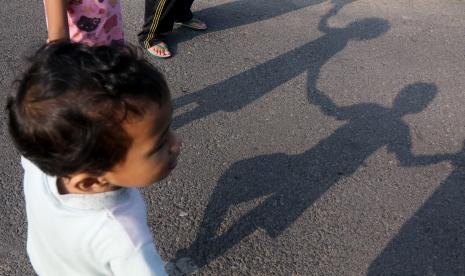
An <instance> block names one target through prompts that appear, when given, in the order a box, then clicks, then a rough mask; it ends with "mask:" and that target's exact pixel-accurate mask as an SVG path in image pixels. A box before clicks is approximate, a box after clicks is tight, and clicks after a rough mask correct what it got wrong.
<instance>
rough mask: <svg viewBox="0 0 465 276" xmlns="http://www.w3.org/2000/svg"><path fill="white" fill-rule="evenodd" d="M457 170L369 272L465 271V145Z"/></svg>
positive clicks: (455, 157) (458, 156)
mask: <svg viewBox="0 0 465 276" xmlns="http://www.w3.org/2000/svg"><path fill="white" fill-rule="evenodd" d="M449 160H450V161H451V163H452V165H453V166H454V170H453V171H452V173H451V174H450V175H449V177H448V178H447V179H446V180H444V182H443V183H442V184H441V185H440V186H439V188H438V189H437V190H436V191H435V192H434V193H433V194H432V195H431V197H430V198H429V199H428V200H427V201H426V202H425V204H424V205H423V206H422V207H421V208H420V209H419V210H418V211H417V212H416V213H415V214H414V215H413V216H412V218H410V219H409V220H408V221H407V222H406V223H405V224H404V225H403V226H402V228H401V229H400V231H399V233H398V234H397V235H396V237H395V238H394V239H392V240H391V242H389V244H388V245H387V247H386V248H385V249H384V250H383V251H382V252H381V254H380V255H379V256H378V257H377V258H376V260H375V261H374V262H373V263H372V264H371V265H370V267H369V271H368V275H463V274H464V273H465V185H464V184H465V144H464V148H463V149H462V150H461V151H460V152H459V153H457V154H454V155H450V157H449Z"/></svg>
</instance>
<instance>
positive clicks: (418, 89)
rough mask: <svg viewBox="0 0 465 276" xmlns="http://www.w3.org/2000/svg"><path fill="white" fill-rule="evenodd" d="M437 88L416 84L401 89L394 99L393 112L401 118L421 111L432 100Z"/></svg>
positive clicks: (430, 85) (420, 83)
mask: <svg viewBox="0 0 465 276" xmlns="http://www.w3.org/2000/svg"><path fill="white" fill-rule="evenodd" d="M437 92H438V88H437V86H436V85H435V84H433V83H424V82H418V83H414V84H410V85H408V86H406V87H405V88H404V89H402V90H401V91H400V92H399V94H398V95H397V97H396V98H395V99H394V103H393V111H394V112H396V113H399V114H400V115H401V116H403V115H405V114H413V113H419V112H421V111H423V110H424V109H425V108H426V107H427V106H428V105H429V104H430V103H431V102H432V101H433V99H434V97H435V96H436V94H437Z"/></svg>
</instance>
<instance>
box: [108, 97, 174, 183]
mask: <svg viewBox="0 0 465 276" xmlns="http://www.w3.org/2000/svg"><path fill="white" fill-rule="evenodd" d="M151 106H152V107H151V108H147V110H146V111H145V114H144V117H143V118H142V119H137V120H130V121H129V122H127V123H125V125H124V128H125V130H126V132H127V133H128V134H129V135H130V136H131V138H132V140H133V141H132V144H131V146H130V147H129V150H128V152H127V155H126V159H125V160H123V161H122V162H120V163H119V164H118V165H116V166H115V167H114V168H113V169H112V170H111V171H110V172H107V173H106V174H105V176H106V179H107V180H108V181H109V182H110V183H111V184H113V185H115V186H120V187H144V186H147V185H150V184H152V183H154V182H157V181H159V180H162V179H163V178H165V177H167V176H168V175H169V174H170V172H171V171H172V170H173V169H174V168H175V167H176V164H177V158H178V155H179V153H180V150H181V140H180V139H179V138H178V137H177V135H176V134H175V133H174V131H173V130H172V129H171V128H170V125H171V116H172V111H171V104H169V103H166V104H164V105H163V106H161V107H160V106H159V105H156V104H153V105H151Z"/></svg>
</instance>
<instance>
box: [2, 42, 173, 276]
mask: <svg viewBox="0 0 465 276" xmlns="http://www.w3.org/2000/svg"><path fill="white" fill-rule="evenodd" d="M63 68H66V70H63ZM7 110H8V112H9V131H10V134H11V137H12V139H13V141H14V143H15V145H16V147H17V148H18V150H19V152H20V153H21V155H22V156H23V157H22V165H23V168H24V191H25V200H26V213H27V220H28V235H27V237H28V238H27V252H28V255H29V258H30V261H31V263H32V265H33V267H34V269H35V271H36V272H37V273H38V274H39V275H138V276H139V275H141V276H144V275H165V274H166V272H165V271H164V268H163V262H162V260H161V258H160V256H159V254H158V253H157V251H156V249H155V246H154V241H153V239H152V235H151V233H150V230H149V228H148V225H147V222H146V210H145V206H144V202H143V199H142V197H141V195H140V193H139V191H138V190H137V189H136V188H139V187H145V186H148V185H150V184H151V183H154V182H156V181H159V180H161V179H163V178H165V177H167V176H168V175H169V174H170V172H171V171H172V170H173V169H174V168H175V167H176V162H177V161H176V160H177V157H178V155H179V152H180V146H181V142H180V140H179V139H178V137H177V136H176V134H175V133H174V132H173V131H172V130H171V128H170V124H171V115H172V107H171V99H170V93H169V90H168V86H167V84H166V82H165V80H164V78H163V76H162V75H161V74H160V73H159V72H158V71H157V70H156V69H155V68H154V67H153V66H152V65H151V64H150V63H148V62H147V61H145V60H144V59H143V58H141V57H139V55H138V54H137V53H135V51H134V50H132V49H131V48H129V47H128V46H124V45H114V46H99V47H89V46H86V45H82V44H76V43H67V42H59V43H51V44H49V45H48V46H46V47H45V48H43V49H42V50H39V51H38V53H37V55H36V56H35V57H34V59H33V62H32V66H30V68H29V69H28V70H27V71H26V72H25V74H24V76H23V78H22V80H21V81H20V82H19V88H18V90H17V91H16V93H14V94H13V95H11V96H10V97H9V98H8V102H7Z"/></svg>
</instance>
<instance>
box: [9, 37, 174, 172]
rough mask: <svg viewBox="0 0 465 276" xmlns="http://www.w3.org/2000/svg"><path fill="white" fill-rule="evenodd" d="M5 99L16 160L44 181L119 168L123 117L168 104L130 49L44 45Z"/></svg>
mask: <svg viewBox="0 0 465 276" xmlns="http://www.w3.org/2000/svg"><path fill="white" fill-rule="evenodd" d="M30 61H31V63H32V64H31V66H30V67H29V69H27V71H26V72H25V73H24V75H23V77H22V79H21V80H19V81H18V82H19V87H18V89H17V90H16V91H15V93H13V94H12V95H10V96H9V98H8V101H7V111H8V113H9V131H10V135H11V137H12V138H13V141H14V143H15V145H16V147H17V148H18V150H19V151H20V153H21V154H22V155H23V156H24V157H26V158H27V159H29V160H31V161H32V162H33V163H35V164H36V165H37V166H38V167H39V168H40V169H41V170H42V171H44V172H45V173H47V174H49V175H54V176H66V175H69V174H71V173H76V172H87V173H91V174H95V175H100V174H102V173H103V172H105V171H108V170H110V169H111V168H113V167H114V166H115V165H116V164H117V163H119V162H120V161H123V160H124V158H125V157H126V153H127V150H128V148H129V146H130V145H131V142H132V140H131V138H130V137H129V135H128V134H127V133H126V131H125V130H124V128H123V123H124V122H125V121H126V120H127V119H128V116H132V115H135V116H136V117H142V116H143V115H144V112H145V110H146V108H150V105H149V103H156V104H158V105H160V106H161V105H164V104H168V103H169V101H170V94H169V89H168V86H167V84H166V81H165V79H164V78H163V75H162V74H161V73H159V72H158V71H157V70H156V69H155V67H154V66H152V65H151V64H150V63H149V62H147V61H146V60H145V59H144V58H143V57H141V55H140V54H139V53H138V52H137V51H136V50H135V49H134V48H133V47H132V46H125V45H113V46H98V47H89V46H85V45H82V44H77V43H69V42H60V43H54V44H50V45H46V46H43V47H42V48H41V49H39V50H38V51H37V53H36V54H35V55H34V56H33V57H32V58H31V60H30Z"/></svg>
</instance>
